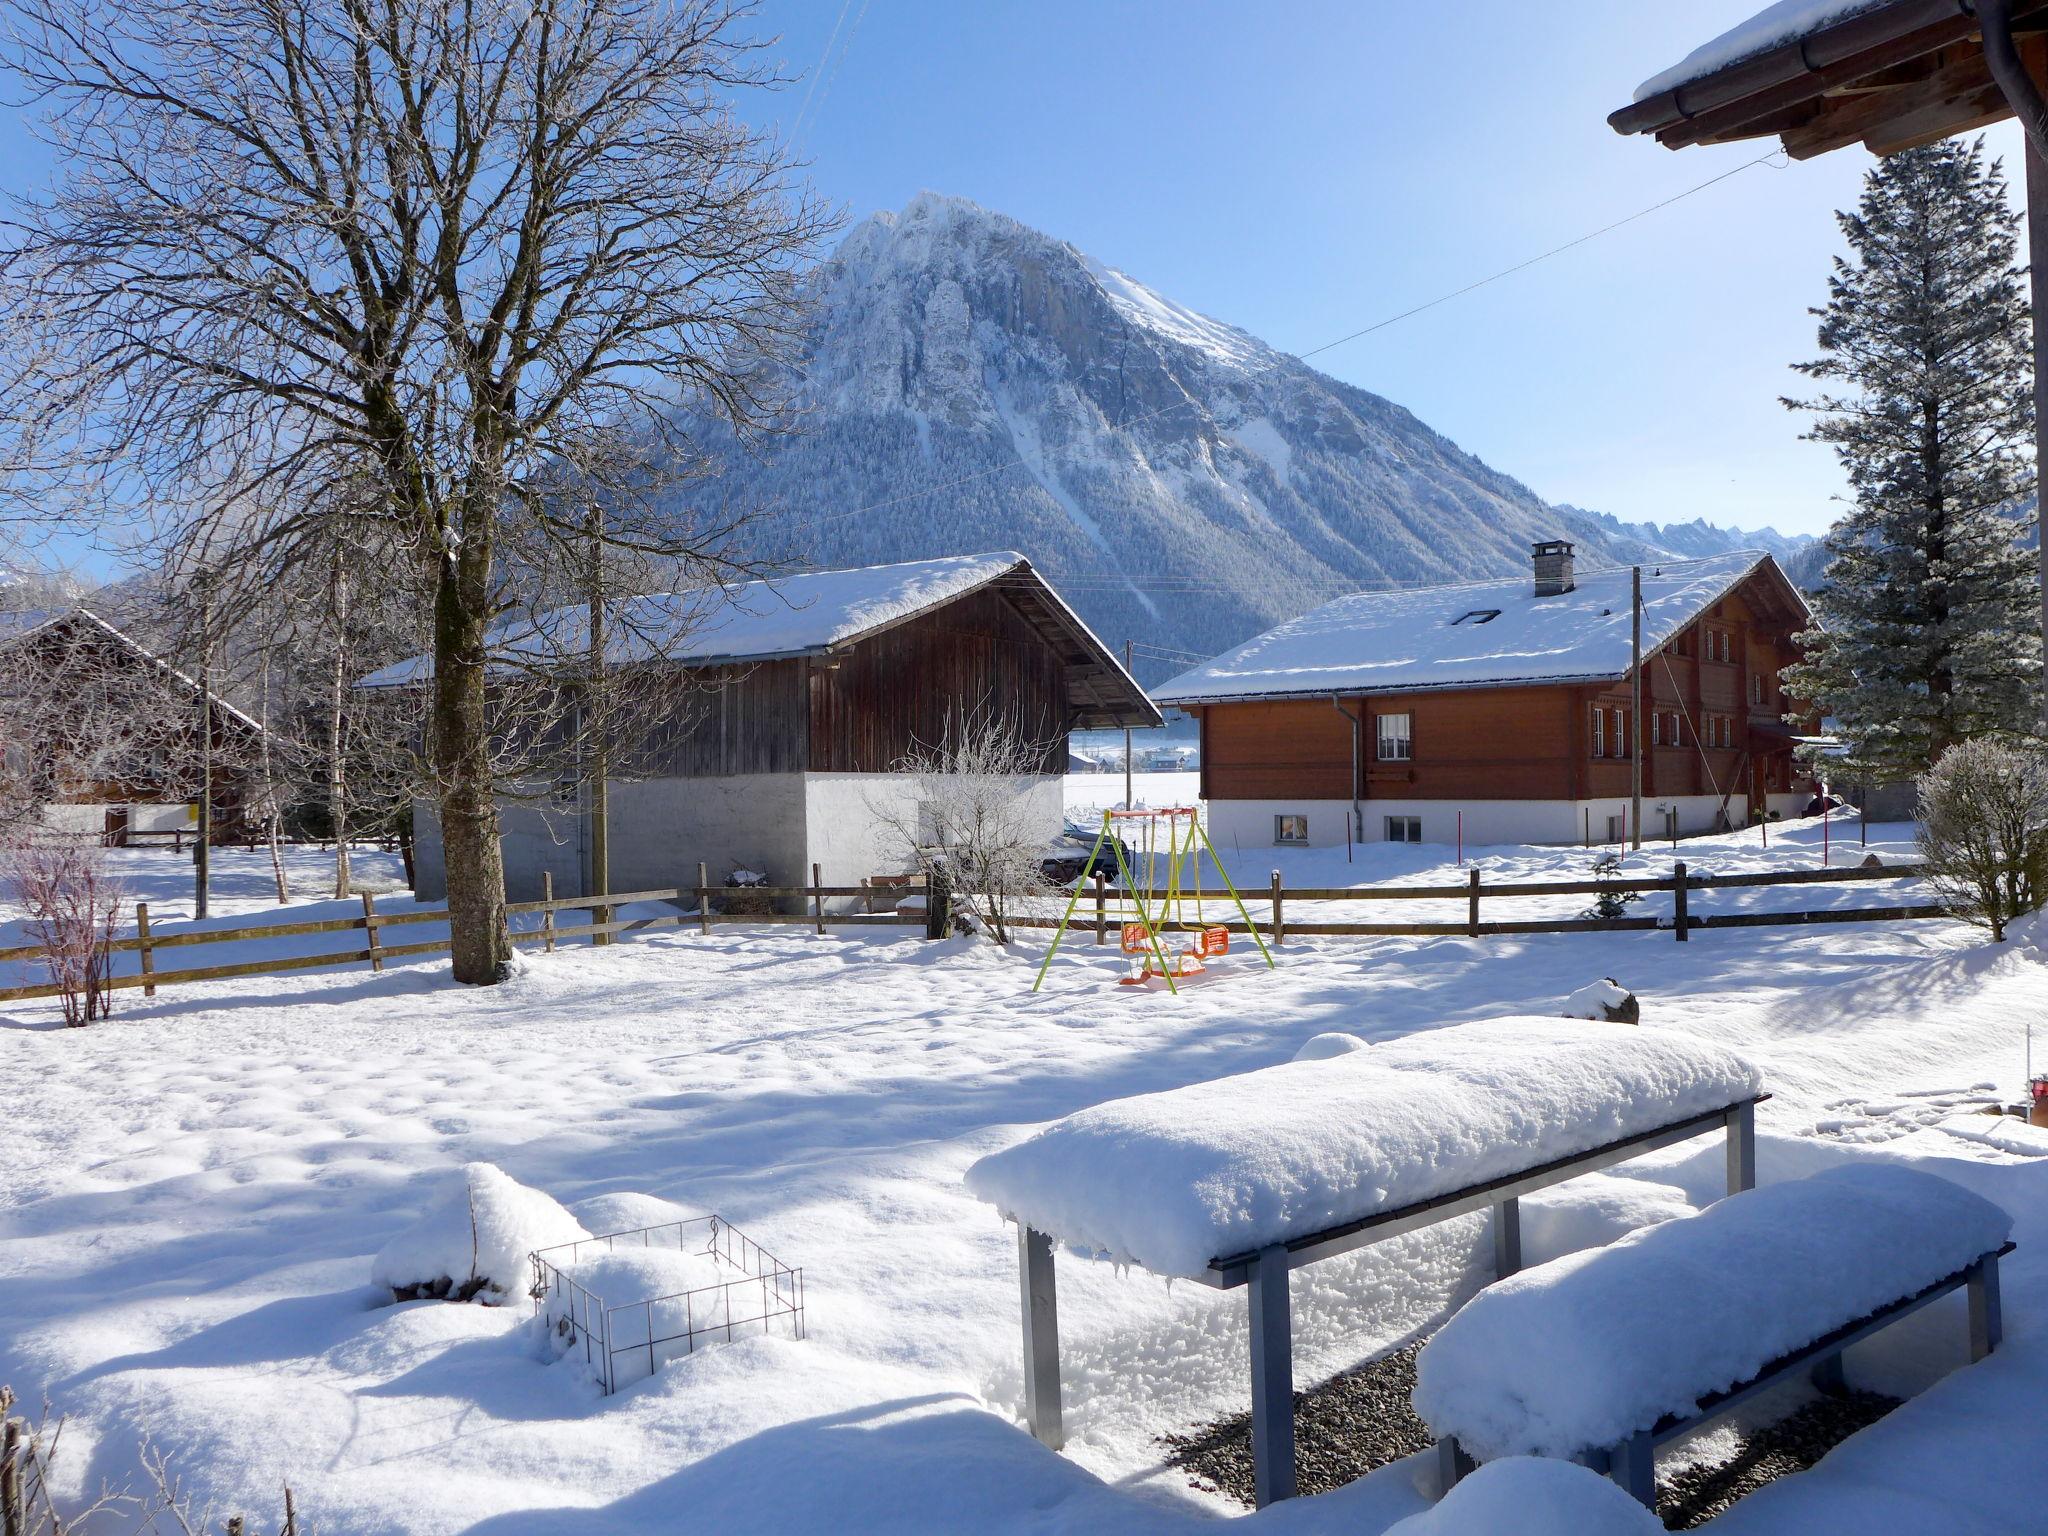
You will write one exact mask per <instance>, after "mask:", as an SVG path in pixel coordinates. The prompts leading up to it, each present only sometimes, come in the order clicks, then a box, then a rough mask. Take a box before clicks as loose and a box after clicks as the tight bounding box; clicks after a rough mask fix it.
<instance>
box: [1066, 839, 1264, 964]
mask: <svg viewBox="0 0 2048 1536" xmlns="http://www.w3.org/2000/svg"><path fill="white" fill-rule="evenodd" d="M1182 817H1186V818H1187V825H1188V832H1187V837H1186V838H1185V839H1183V838H1182V837H1181V835H1180V820H1181V818H1182ZM1119 821H1143V822H1144V823H1145V875H1146V880H1145V884H1144V885H1143V886H1142V887H1140V885H1139V884H1138V882H1137V880H1136V879H1135V878H1134V877H1133V876H1132V873H1131V867H1130V865H1129V864H1128V863H1127V862H1126V861H1125V859H1124V847H1123V840H1122V839H1121V838H1116V837H1112V836H1110V832H1111V829H1112V828H1113V827H1114V826H1115V825H1116V823H1117V822H1119ZM1161 821H1164V822H1165V823H1166V894H1165V897H1164V899H1163V900H1161V901H1159V902H1157V903H1156V904H1155V903H1153V902H1152V901H1151V900H1150V898H1151V896H1152V894H1153V892H1154V891H1155V890H1156V889H1157V884H1156V882H1157V878H1158V827H1159V823H1160V822H1161ZM1105 841H1107V842H1108V843H1109V847H1110V852H1111V854H1112V855H1113V856H1114V857H1115V859H1116V867H1117V873H1118V874H1119V875H1121V876H1122V878H1123V888H1124V893H1125V894H1124V896H1123V897H1122V898H1120V899H1119V903H1118V905H1119V907H1120V908H1121V907H1123V905H1124V903H1125V902H1128V905H1129V909H1130V912H1134V913H1135V915H1136V917H1137V920H1138V921H1137V925H1138V926H1142V927H1143V928H1144V930H1145V943H1146V946H1147V947H1148V948H1149V949H1150V951H1151V962H1153V963H1156V964H1157V966H1158V969H1157V971H1156V972H1153V973H1152V974H1156V975H1158V976H1159V977H1160V978H1161V979H1163V980H1164V981H1165V982H1166V990H1167V991H1169V992H1172V993H1174V994H1176V995H1178V994H1179V992H1180V987H1179V986H1178V985H1177V984H1176V982H1175V971H1174V967H1173V966H1172V965H1170V964H1169V963H1168V962H1167V958H1166V946H1165V945H1164V944H1163V943H1162V942H1161V940H1160V934H1161V933H1162V932H1163V931H1164V930H1165V929H1166V927H1167V926H1168V923H1169V921H1171V922H1172V923H1174V924H1175V925H1176V926H1177V927H1178V928H1179V929H1180V930H1181V931H1183V932H1185V931H1188V930H1189V923H1188V921H1187V891H1186V889H1185V887H1184V886H1183V883H1182V880H1181V866H1182V865H1183V863H1184V862H1185V861H1187V860H1189V859H1193V861H1194V894H1195V922H1194V925H1193V931H1195V932H1198V933H1200V932H1204V931H1206V929H1207V926H1208V925H1207V924H1206V923H1205V922H1204V921H1203V917H1202V854H1203V853H1205V852H1206V853H1207V854H1208V855H1209V858H1210V860H1211V861H1212V862H1213V863H1214V864H1215V866H1216V873H1217V874H1218V875H1219V876H1220V877H1221V878H1222V881H1223V888H1224V890H1226V891H1228V892H1229V893H1230V900H1231V904H1232V905H1233V906H1235V907H1236V908H1237V915H1238V916H1239V917H1240V918H1242V919H1244V926H1245V931H1246V932H1247V933H1249V934H1250V935H1251V939H1252V942H1253V943H1254V944H1256V945H1258V947H1259V954H1260V956H1261V957H1262V958H1263V959H1264V960H1265V962H1266V968H1267V969H1268V970H1272V969H1274V968H1275V966H1274V961H1273V952H1272V951H1271V950H1269V949H1267V948H1266V941H1265V940H1264V939H1262V938H1260V937H1259V926H1258V924H1257V923H1254V922H1253V921H1252V916H1251V913H1249V912H1247V911H1246V910H1245V906H1244V898H1243V897H1242V896H1240V895H1238V894H1237V887H1236V886H1235V885H1233V884H1232V883H1231V880H1230V871H1229V870H1227V869H1225V868H1224V867H1223V861H1222V860H1221V859H1219V858H1217V857H1216V848H1215V845H1214V844H1212V843H1211V842H1210V841H1209V834H1208V833H1207V832H1205V831H1204V830H1203V829H1202V817H1201V812H1200V811H1199V810H1198V809H1197V808H1196V807H1194V806H1191V805H1177V806H1169V807H1166V808H1164V809H1162V810H1144V811H1117V810H1107V811H1104V812H1103V813H1102V829H1101V830H1100V831H1099V832H1097V833H1096V834H1095V846H1094V847H1092V848H1090V849H1089V850H1088V862H1087V863H1085V864H1083V865H1082V866H1081V870H1082V879H1081V880H1077V881H1076V882H1075V884H1074V893H1073V895H1072V896H1070V897H1069V898H1068V899H1067V909H1066V911H1064V912H1062V913H1061V914H1060V920H1059V926H1058V927H1057V928H1055V929H1054V930H1053V936H1052V943H1051V944H1049V945H1048V946H1046V951H1045V959H1044V960H1043V961H1042V962H1040V964H1039V967H1038V977H1037V979H1036V980H1035V981H1033V982H1032V983H1031V990H1032V991H1034V992H1036V991H1037V990H1038V989H1039V988H1040V987H1042V986H1044V985H1045V975H1046V972H1047V971H1049V970H1050V969H1052V961H1053V956H1054V955H1056V954H1058V953H1059V949H1060V941H1061V940H1062V939H1064V938H1065V937H1066V936H1067V929H1068V928H1069V927H1070V926H1071V925H1072V923H1073V920H1074V910H1075V908H1077V907H1078V906H1079V905H1080V904H1081V896H1082V893H1083V892H1084V891H1085V890H1086V889H1087V886H1086V884H1085V881H1086V876H1087V874H1088V872H1089V871H1090V870H1093V869H1094V868H1095V860H1096V858H1097V856H1098V855H1099V854H1100V853H1101V852H1102V845H1103V843H1104V842H1105ZM1155 911H1156V913H1157V915H1156V917H1155V915H1154V914H1155ZM1126 915H1129V913H1128V912H1126V911H1124V910H1119V911H1118V912H1117V917H1118V919H1119V924H1120V925H1121V920H1122V918H1123V917H1125V916H1126Z"/></svg>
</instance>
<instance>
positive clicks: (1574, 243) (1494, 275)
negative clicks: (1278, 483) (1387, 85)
mask: <svg viewBox="0 0 2048 1536" xmlns="http://www.w3.org/2000/svg"><path fill="white" fill-rule="evenodd" d="M862 10H863V12H865V10H866V7H865V6H863V7H862ZM843 14H844V10H843V8H842V15H843ZM835 30H836V29H835ZM1774 160H1776V161H1780V162H1783V160H1784V151H1783V150H1776V149H1774V150H1772V151H1770V152H1769V153H1768V154H1762V155H1758V156H1757V157H1756V158H1755V159H1754V160H1745V161H1744V162H1743V163H1742V164H1741V165H1737V166H1732V167H1730V168H1729V169H1728V170H1725V171H1723V172H1721V173H1720V174H1719V175H1718V176H1709V177H1708V178H1707V179H1706V180H1705V181H1702V182H1697V183H1695V184H1694V185H1692V186H1690V187H1687V188H1686V189H1685V190H1684V191H1683V192H1674V193H1673V194H1672V195H1671V196H1669V197H1667V198H1663V199H1661V200H1659V201H1657V202H1654V203H1651V204H1650V205H1649V206H1648V207H1645V208H1638V209H1637V210H1636V211H1635V212H1634V213H1631V214H1626V215H1624V216H1623V217H1621V218H1618V219H1615V220H1613V221H1612V222H1610V223H1606V224H1603V225H1601V226H1600V227H1599V228H1598V229H1593V230H1588V231H1587V232H1586V233H1585V234H1583V235H1580V236H1578V237H1577V238H1576V239H1572V240H1567V241H1565V242H1564V243H1563V244H1562V245H1553V246H1552V247H1550V249H1549V250H1547V251H1542V252H1539V253H1538V254H1536V255H1534V256H1528V257H1525V258H1523V259H1522V260H1521V261H1518V262H1516V263H1514V264H1513V265H1512V266H1507V267H1502V268H1501V269H1500V270H1499V271H1497V272H1491V273H1489V274H1487V275H1486V276H1485V277H1482V278H1479V279H1478V280H1477V281H1475V282H1470V283H1467V284H1465V285H1464V286H1463V287H1462V288H1453V289H1451V290H1450V291H1449V292H1447V293H1441V294H1438V295H1437V296H1436V297H1435V298H1433V299H1427V300H1425V301H1424V302H1422V303H1420V304H1416V305H1412V306H1410V307H1409V308H1407V309H1404V310H1402V311H1400V313H1398V314H1393V315H1388V316H1387V317H1386V318H1385V319H1383V320H1375V321H1374V322H1373V323H1372V324H1371V325H1366V326H1361V327H1360V328H1359V329H1357V330H1355V331H1348V332H1346V333H1345V334H1344V335H1342V336H1339V337H1337V338H1335V339H1334V340H1331V341H1326V342H1323V343H1322V344H1321V345H1319V346H1314V347H1310V348H1309V349H1308V350H1307V351H1305V352H1295V353H1291V354H1283V355H1282V356H1281V357H1280V358H1279V359H1277V360H1276V361H1274V362H1272V363H1269V364H1267V365H1266V366H1265V367H1263V368H1260V369H1257V370H1255V373H1254V376H1255V377H1256V376H1257V374H1262V373H1269V372H1274V371H1277V370H1278V369H1279V368H1281V367H1283V366H1285V364H1286V363H1287V362H1289V361H1295V362H1299V361H1302V360H1304V359H1307V358H1311V357H1317V356H1320V355H1321V354H1322V353H1325V352H1328V351H1331V350H1332V349H1333V348H1336V347H1341V346H1344V345H1345V344H1346V343H1348V342H1353V341H1357V340H1358V339H1359V338H1360V337H1363V336H1370V335H1372V334H1373V333H1374V332H1375V331H1383V330H1385V329H1386V328H1387V327H1388V326H1390V325H1398V324H1399V323H1400V322H1401V321H1403V320H1408V319H1412V318H1413V317H1414V316H1416V315H1419V314H1422V313H1424V312H1425V311H1427V310H1432V309H1435V308H1437V307H1438V306H1439V305H1443V304H1448V303H1450V302H1451V301H1452V300H1453V299H1460V298H1463V297H1464V296H1465V295H1466V294H1468V293H1476V292H1477V291H1478V290H1479V289H1481V288H1485V287H1487V286H1489V285H1490V284H1493V283H1497V282H1499V281H1501V280H1502V279H1503V278H1507V277H1513V276H1514V275H1515V274H1516V273H1517V272H1526V271H1527V270H1528V269H1529V268H1531V267H1533V266H1537V265H1540V264H1541V263H1543V262H1546V261H1549V260H1551V259H1552V258H1553V257H1557V256H1562V255H1563V254H1564V253H1565V252H1566V251H1572V250H1576V249H1578V247H1580V246H1582V245H1585V244H1586V243H1588V242H1589V241H1593V240H1598V239H1599V238H1600V237H1601V236H1602V235H1608V234H1612V233H1613V232H1614V231H1615V230H1617V229H1621V228H1623V227H1624V226H1625V225H1629V224H1633V223H1635V222H1636V221H1637V220H1638V219H1646V218H1648V217H1649V216H1650V215H1651V214H1653V213H1659V212H1662V211H1663V210H1664V209H1666V208H1669V207H1671V206H1672V205H1673V204H1675V203H1682V202H1684V201H1685V200H1686V199H1687V198H1689V197H1696V196H1698V195H1699V194H1700V193H1702V192H1704V191H1706V190H1707V189H1708V188H1710V187H1716V186H1719V185H1720V184H1721V183H1722V182H1724V181H1727V180H1729V179H1730V178H1732V177H1736V176H1740V175H1741V174H1742V173H1743V172H1744V171H1748V170H1754V169H1755V168H1756V167H1757V166H1759V165H1767V164H1769V163H1770V162H1772V161H1774ZM1193 403H1194V402H1193V401H1191V400H1175V401H1173V402H1172V403H1171V404H1168V405H1162V406H1159V407H1157V408H1155V409H1153V410H1149V411H1146V412H1143V413H1142V414H1140V415H1137V416H1132V417H1128V418H1126V419H1124V420H1122V421H1118V422H1113V423H1111V430H1112V431H1117V432H1127V431H1129V430H1130V429H1131V428H1132V427H1135V426H1138V425H1140V424H1141V423H1144V422H1147V421H1151V420H1154V419H1155V418H1157V417H1160V416H1164V415H1166V414H1168V413H1169V412H1171V411H1178V410H1184V409H1186V408H1187V407H1188V406H1190V405H1192V404H1193ZM1030 467H1031V466H1030V465H1028V464H1026V463H1025V462H1024V460H1023V459H1022V458H1016V459H1012V460H1011V461H1010V462H1008V463H1007V464H996V465H993V466H991V467H990V468H988V469H978V470H974V471H972V472H970V473H968V474H964V475H957V476H955V477H954V478H953V479H951V480H942V481H940V482H939V483H938V484H936V485H927V486H923V487H920V488H919V489H917V490H914V491H905V492H903V493H902V494H901V495H898V496H889V497H885V498H884V499H882V500H881V501H871V502H869V503H868V504H867V505H865V506H860V507H854V508H852V509H851V510H849V511H845V512H834V513H832V514H830V515H829V516H826V517H821V518H817V519H815V520H814V521H817V522H821V523H836V522H843V521H844V520H845V519H847V518H849V517H861V516H864V515H866V514H867V513H869V512H881V511H885V510H886V509H888V508H890V507H895V506H901V505H902V504H903V503H904V502H906V501H916V500H918V499H920V498H921V497H925V496H936V495H937V494H938V493H939V492H941V491H949V490H953V489H955V488H956V487H958V486H962V485H971V484H973V483H974V482H975V481H977V480H986V479H989V478H990V477H991V476H994V475H1001V474H1007V473H1009V472H1010V471H1011V470H1015V469H1023V470H1029V469H1030Z"/></svg>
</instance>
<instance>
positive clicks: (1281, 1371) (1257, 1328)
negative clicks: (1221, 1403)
mask: <svg viewBox="0 0 2048 1536" xmlns="http://www.w3.org/2000/svg"><path fill="white" fill-rule="evenodd" d="M1287 1267H1288V1253H1287V1250H1286V1248H1284V1247H1272V1248H1268V1249H1266V1250H1265V1251H1264V1252H1262V1253H1261V1254H1260V1255H1259V1257H1258V1261H1257V1262H1256V1263H1254V1264H1253V1265H1252V1269H1251V1283H1250V1286H1249V1287H1248V1290H1249V1300H1250V1304H1251V1320H1252V1489H1253V1493H1254V1495H1255V1496H1256V1498H1257V1501H1258V1505H1259V1507H1260V1508H1261V1509H1264V1508H1265V1507H1266V1506H1267V1505H1268V1504H1271V1503H1273V1502H1274V1501H1276V1500H1278V1499H1291V1498H1293V1497H1294V1335H1293V1319H1292V1317H1291V1316H1290V1315H1289V1312H1288V1296H1287Z"/></svg>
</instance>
